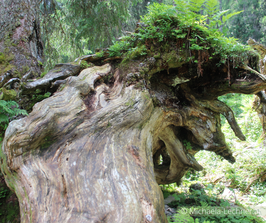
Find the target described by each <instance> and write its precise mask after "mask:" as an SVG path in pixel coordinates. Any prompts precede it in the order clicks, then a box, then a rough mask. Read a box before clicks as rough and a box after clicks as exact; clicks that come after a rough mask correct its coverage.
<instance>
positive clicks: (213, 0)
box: [205, 0, 219, 18]
mask: <svg viewBox="0 0 266 223" xmlns="http://www.w3.org/2000/svg"><path fill="white" fill-rule="evenodd" d="M205 9H206V13H207V15H208V17H210V18H211V17H212V16H213V15H214V14H216V13H217V12H219V2H218V0H207V1H206V3H205Z"/></svg>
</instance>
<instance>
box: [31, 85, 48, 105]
mask: <svg viewBox="0 0 266 223" xmlns="http://www.w3.org/2000/svg"><path fill="white" fill-rule="evenodd" d="M50 96H51V93H50V92H46V93H44V94H43V92H41V91H40V90H38V89H37V90H36V92H35V94H33V95H32V97H31V102H32V103H31V107H32V106H33V105H35V104H36V103H37V102H40V101H42V100H43V99H45V98H49V97H50Z"/></svg>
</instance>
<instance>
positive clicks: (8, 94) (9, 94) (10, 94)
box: [2, 88, 17, 101]
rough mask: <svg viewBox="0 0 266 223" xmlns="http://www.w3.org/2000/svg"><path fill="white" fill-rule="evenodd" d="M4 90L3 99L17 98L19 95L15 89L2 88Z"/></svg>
mask: <svg viewBox="0 0 266 223" xmlns="http://www.w3.org/2000/svg"><path fill="white" fill-rule="evenodd" d="M2 92H3V100H5V101H8V100H15V99H16V97H17V92H16V91H15V90H13V89H11V90H7V89H5V88H2Z"/></svg>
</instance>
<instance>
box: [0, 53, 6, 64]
mask: <svg viewBox="0 0 266 223" xmlns="http://www.w3.org/2000/svg"><path fill="white" fill-rule="evenodd" d="M3 63H5V55H4V54H3V53H0V64H3Z"/></svg>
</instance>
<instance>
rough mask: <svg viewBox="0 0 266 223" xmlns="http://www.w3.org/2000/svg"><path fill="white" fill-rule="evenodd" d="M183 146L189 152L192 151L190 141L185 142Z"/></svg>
mask: <svg viewBox="0 0 266 223" xmlns="http://www.w3.org/2000/svg"><path fill="white" fill-rule="evenodd" d="M183 145H184V146H185V148H186V149H187V150H188V151H189V150H191V149H192V145H191V143H190V142H189V141H187V140H183Z"/></svg>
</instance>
